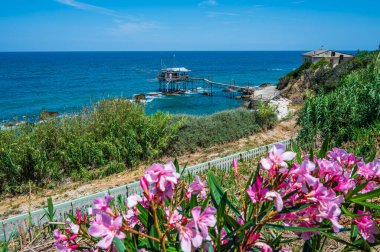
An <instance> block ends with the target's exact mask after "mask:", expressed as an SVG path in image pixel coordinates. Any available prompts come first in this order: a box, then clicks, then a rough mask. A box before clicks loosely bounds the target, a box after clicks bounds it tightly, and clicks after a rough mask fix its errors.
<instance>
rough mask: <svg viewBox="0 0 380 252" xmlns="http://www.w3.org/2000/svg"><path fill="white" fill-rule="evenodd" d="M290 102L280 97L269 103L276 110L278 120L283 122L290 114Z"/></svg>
mask: <svg viewBox="0 0 380 252" xmlns="http://www.w3.org/2000/svg"><path fill="white" fill-rule="evenodd" d="M290 102H291V101H290V100H288V99H286V98H283V97H280V98H277V99H273V100H271V101H270V102H269V105H270V106H272V107H273V108H275V109H276V113H277V120H282V119H284V118H285V117H287V116H288V114H289V112H290V111H289V104H290Z"/></svg>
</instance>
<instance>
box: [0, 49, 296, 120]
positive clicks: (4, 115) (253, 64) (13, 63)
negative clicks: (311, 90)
mask: <svg viewBox="0 0 380 252" xmlns="http://www.w3.org/2000/svg"><path fill="white" fill-rule="evenodd" d="M301 53H302V52H298V51H296V52H294V51H283V52H17V53H0V121H3V122H5V121H8V120H12V118H14V117H15V116H17V118H18V119H19V120H20V119H21V118H22V117H23V116H27V117H28V118H32V119H33V118H36V116H37V115H38V114H39V113H40V112H41V110H42V109H46V110H48V111H58V112H60V113H73V112H76V111H79V110H80V109H81V108H82V107H83V106H87V105H90V104H91V103H94V102H96V101H97V100H99V99H102V98H111V97H124V98H131V97H132V95H133V94H138V93H147V92H153V91H157V89H158V82H157V80H156V79H155V77H156V76H157V74H158V73H159V69H160V68H161V62H162V61H163V62H164V63H165V64H166V66H167V67H172V66H175V65H176V66H184V67H186V68H188V69H191V70H192V72H191V75H192V76H196V77H211V78H212V80H215V81H220V82H226V83H229V82H231V81H235V83H236V84H237V85H247V84H248V83H249V85H260V84H262V83H277V80H278V78H279V77H281V76H283V75H284V74H286V73H287V72H289V71H291V70H293V69H294V68H296V67H298V66H299V65H300V64H301ZM174 59H175V60H174ZM239 106H241V101H238V100H234V99H231V98H229V96H228V95H226V94H224V93H222V92H220V91H219V92H217V93H216V94H215V95H214V96H213V97H207V96H202V95H182V96H171V97H162V98H157V99H154V100H153V101H151V102H149V103H148V104H147V105H146V110H147V112H148V113H153V112H155V111H157V110H160V111H166V112H170V113H184V114H195V115H203V114H211V113H214V112H217V111H221V110H225V109H231V108H236V107H239Z"/></svg>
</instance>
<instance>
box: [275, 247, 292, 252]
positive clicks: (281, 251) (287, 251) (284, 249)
mask: <svg viewBox="0 0 380 252" xmlns="http://www.w3.org/2000/svg"><path fill="white" fill-rule="evenodd" d="M278 252H292V250H291V249H289V248H282V249H280V250H279V251H278Z"/></svg>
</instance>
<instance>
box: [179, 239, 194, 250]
mask: <svg viewBox="0 0 380 252" xmlns="http://www.w3.org/2000/svg"><path fill="white" fill-rule="evenodd" d="M181 249H182V250H183V252H191V251H192V250H191V241H190V239H186V238H182V239H181Z"/></svg>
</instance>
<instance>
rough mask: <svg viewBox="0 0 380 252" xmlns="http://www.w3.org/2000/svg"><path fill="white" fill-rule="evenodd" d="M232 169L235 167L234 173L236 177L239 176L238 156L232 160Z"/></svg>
mask: <svg viewBox="0 0 380 252" xmlns="http://www.w3.org/2000/svg"><path fill="white" fill-rule="evenodd" d="M232 169H233V172H234V175H235V176H236V177H237V176H239V171H238V163H237V160H236V158H234V159H233V160H232Z"/></svg>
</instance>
